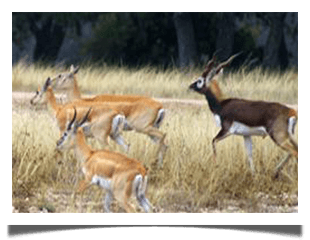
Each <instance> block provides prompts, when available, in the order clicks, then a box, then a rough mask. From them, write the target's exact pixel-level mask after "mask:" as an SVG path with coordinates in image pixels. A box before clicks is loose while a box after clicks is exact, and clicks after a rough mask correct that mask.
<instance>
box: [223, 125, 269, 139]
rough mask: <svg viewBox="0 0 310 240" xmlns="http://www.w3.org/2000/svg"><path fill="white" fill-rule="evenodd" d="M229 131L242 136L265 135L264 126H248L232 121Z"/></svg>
mask: <svg viewBox="0 0 310 240" xmlns="http://www.w3.org/2000/svg"><path fill="white" fill-rule="evenodd" d="M229 132H230V133H231V134H235V135H243V136H253V135H257V136H266V135H267V131H266V128H265V127H262V126H259V127H249V126H247V125H245V124H243V123H240V122H233V124H232V125H231V127H230V129H229Z"/></svg>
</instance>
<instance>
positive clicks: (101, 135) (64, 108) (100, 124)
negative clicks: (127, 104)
mask: <svg viewBox="0 0 310 240" xmlns="http://www.w3.org/2000/svg"><path fill="white" fill-rule="evenodd" d="M37 96H45V98H46V100H47V102H48V106H49V107H50V108H51V110H52V112H53V116H55V118H56V120H57V124H58V127H59V130H60V135H62V134H63V132H64V131H65V130H66V123H67V119H71V118H72V115H73V112H72V109H73V107H75V108H77V109H78V111H79V113H78V115H77V119H82V117H83V116H84V115H85V113H86V112H87V111H88V109H89V106H90V105H91V106H93V108H92V111H91V113H90V114H89V115H88V119H87V120H88V121H87V124H84V131H85V134H86V136H87V137H94V138H95V139H97V140H98V141H99V142H100V143H101V144H102V145H103V146H109V144H108V136H110V137H111V139H112V140H114V141H115V142H116V143H117V144H119V145H121V146H122V147H123V148H124V150H125V151H128V149H129V146H128V144H127V143H126V141H125V140H124V139H123V137H122V135H121V131H122V129H123V125H124V124H125V116H124V115H123V113H121V112H120V111H118V110H115V109H113V108H112V107H109V106H104V105H102V104H99V103H98V104H89V103H87V102H86V103H85V102H83V101H74V102H72V103H68V104H58V103H57V102H56V98H55V95H54V93H53V89H52V87H51V79H50V78H48V79H47V80H46V82H45V84H44V86H43V88H42V90H41V91H40V90H38V91H37V92H36V95H35V96H34V97H33V98H32V99H31V101H30V102H31V104H36V103H38V99H42V97H39V98H38V97H37Z"/></svg>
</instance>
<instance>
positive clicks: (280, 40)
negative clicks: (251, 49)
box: [263, 12, 287, 68]
mask: <svg viewBox="0 0 310 240" xmlns="http://www.w3.org/2000/svg"><path fill="white" fill-rule="evenodd" d="M285 16H286V13H281V12H276V13H266V18H267V21H268V23H269V26H270V30H269V36H268V39H267V43H266V45H265V47H264V59H263V65H264V66H266V67H271V68H273V67H277V66H280V65H281V61H282V66H283V67H285V65H287V62H286V63H285V62H283V60H281V59H286V61H287V56H283V53H285V52H286V47H285V43H284V34H283V31H284V18H285Z"/></svg>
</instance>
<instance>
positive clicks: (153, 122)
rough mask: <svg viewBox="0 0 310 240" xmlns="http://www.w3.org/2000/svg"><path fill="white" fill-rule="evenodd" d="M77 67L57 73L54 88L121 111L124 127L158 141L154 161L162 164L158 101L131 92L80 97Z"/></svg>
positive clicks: (71, 97)
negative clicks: (129, 93) (124, 118)
mask: <svg viewBox="0 0 310 240" xmlns="http://www.w3.org/2000/svg"><path fill="white" fill-rule="evenodd" d="M78 70H79V67H76V68H74V67H73V65H72V66H71V69H70V72H66V73H61V74H57V75H56V77H54V78H53V81H55V85H56V87H55V88H56V89H59V90H66V91H67V94H68V95H67V96H68V99H69V100H71V101H72V100H83V101H85V102H88V103H96V102H100V103H104V104H105V105H107V106H109V107H111V108H113V109H117V110H118V111H120V112H123V113H124V115H125V117H126V120H127V121H126V123H127V124H125V128H124V130H125V131H129V130H135V131H136V132H138V133H143V134H146V135H148V136H149V137H150V138H151V139H152V140H153V141H154V142H156V143H158V144H159V147H158V154H157V161H158V165H159V166H160V167H162V165H163V158H164V156H165V153H166V151H167V145H166V144H165V136H166V134H164V133H162V132H161V131H160V130H159V129H158V128H159V127H160V125H161V124H162V121H163V119H164V116H165V110H164V109H163V105H162V103H160V102H158V101H155V100H154V99H152V98H150V97H145V96H132V95H109V94H104V95H98V96H95V97H93V98H81V93H80V91H79V89H78V84H77V80H76V74H77V72H78Z"/></svg>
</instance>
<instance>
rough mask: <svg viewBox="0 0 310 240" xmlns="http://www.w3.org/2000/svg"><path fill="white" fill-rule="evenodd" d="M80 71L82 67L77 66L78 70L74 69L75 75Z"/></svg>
mask: <svg viewBox="0 0 310 240" xmlns="http://www.w3.org/2000/svg"><path fill="white" fill-rule="evenodd" d="M79 69H80V66H77V67H76V68H74V71H73V73H74V74H77V72H78V71H79Z"/></svg>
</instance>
